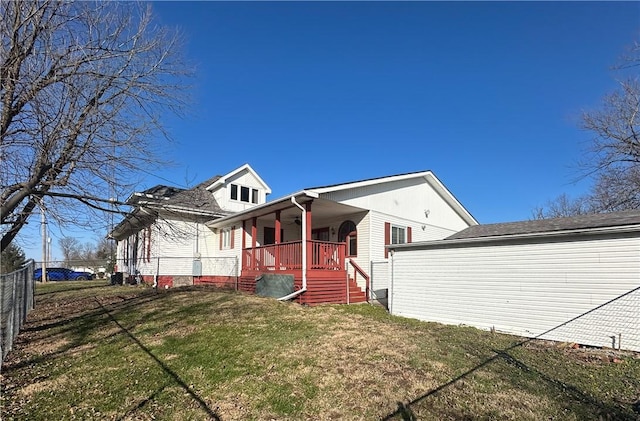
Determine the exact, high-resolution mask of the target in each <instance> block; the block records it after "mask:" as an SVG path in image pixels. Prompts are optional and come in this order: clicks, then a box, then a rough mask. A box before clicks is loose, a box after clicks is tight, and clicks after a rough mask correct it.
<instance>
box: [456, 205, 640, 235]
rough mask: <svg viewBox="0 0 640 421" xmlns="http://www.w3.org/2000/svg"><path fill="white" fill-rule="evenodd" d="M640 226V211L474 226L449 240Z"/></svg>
mask: <svg viewBox="0 0 640 421" xmlns="http://www.w3.org/2000/svg"><path fill="white" fill-rule="evenodd" d="M637 224H640V211H637V210H633V211H624V212H611V213H600V214H591V215H578V216H571V217H565V218H553V219H536V220H531V221H517V222H505V223H498V224H484V225H474V226H471V227H469V228H466V229H464V230H462V231H460V232H457V233H455V234H453V235H451V236H449V237H447V238H446V239H447V240H459V239H466V238H483V237H505V236H510V235H521V234H533V233H544V232H554V231H569V230H580V229H590V228H606V227H614V226H625V225H637Z"/></svg>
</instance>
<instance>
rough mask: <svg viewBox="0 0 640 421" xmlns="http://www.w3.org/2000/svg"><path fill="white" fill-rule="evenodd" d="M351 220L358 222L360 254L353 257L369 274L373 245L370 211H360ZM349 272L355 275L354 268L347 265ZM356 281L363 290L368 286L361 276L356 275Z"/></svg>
mask: <svg viewBox="0 0 640 421" xmlns="http://www.w3.org/2000/svg"><path fill="white" fill-rule="evenodd" d="M351 220H352V221H353V222H354V223H355V224H356V232H357V234H358V245H357V247H358V255H357V256H356V257H354V258H353V260H354V261H355V262H356V264H357V265H358V266H360V268H362V270H364V271H365V272H366V273H367V274H369V261H370V256H371V250H370V249H371V247H370V243H369V232H370V226H371V223H370V217H369V214H368V213H359V214H357V215H353V216H352V217H351ZM347 269H348V270H349V272H350V273H351V274H352V275H353V269H352V268H350V267H347ZM356 283H357V284H358V286H359V287H360V289H362V290H363V291H364V290H365V288H366V287H367V284H366V281H365V280H364V279H363V278H362V277H361V276H359V275H358V276H356Z"/></svg>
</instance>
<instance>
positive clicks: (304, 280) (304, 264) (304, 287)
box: [278, 196, 307, 301]
mask: <svg viewBox="0 0 640 421" xmlns="http://www.w3.org/2000/svg"><path fill="white" fill-rule="evenodd" d="M291 203H293V204H294V205H296V206H297V207H298V208H300V210H301V211H302V289H299V290H297V291H295V292H293V293H291V294H289V295H285V296H284V297H280V298H278V301H287V300H290V299H292V298H294V297H297V296H298V295H300V294H302V293H303V292H305V291H306V290H307V210H306V209H305V208H304V206H302V205H301V204H300V203H298V202H296V198H295V196H291Z"/></svg>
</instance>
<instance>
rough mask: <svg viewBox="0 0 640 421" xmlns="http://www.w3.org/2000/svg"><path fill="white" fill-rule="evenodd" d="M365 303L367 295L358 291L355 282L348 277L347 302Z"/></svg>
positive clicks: (358, 288)
mask: <svg viewBox="0 0 640 421" xmlns="http://www.w3.org/2000/svg"><path fill="white" fill-rule="evenodd" d="M365 301H367V294H365V293H364V291H362V289H360V287H359V286H358V284H357V283H356V281H354V280H353V278H352V277H351V276H349V302H350V303H364V302H365Z"/></svg>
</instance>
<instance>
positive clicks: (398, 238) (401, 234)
mask: <svg viewBox="0 0 640 421" xmlns="http://www.w3.org/2000/svg"><path fill="white" fill-rule="evenodd" d="M405 233H406V229H405V227H398V226H396V225H392V226H391V244H404V243H406V242H407V240H406V238H407V237H406V236H405Z"/></svg>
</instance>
